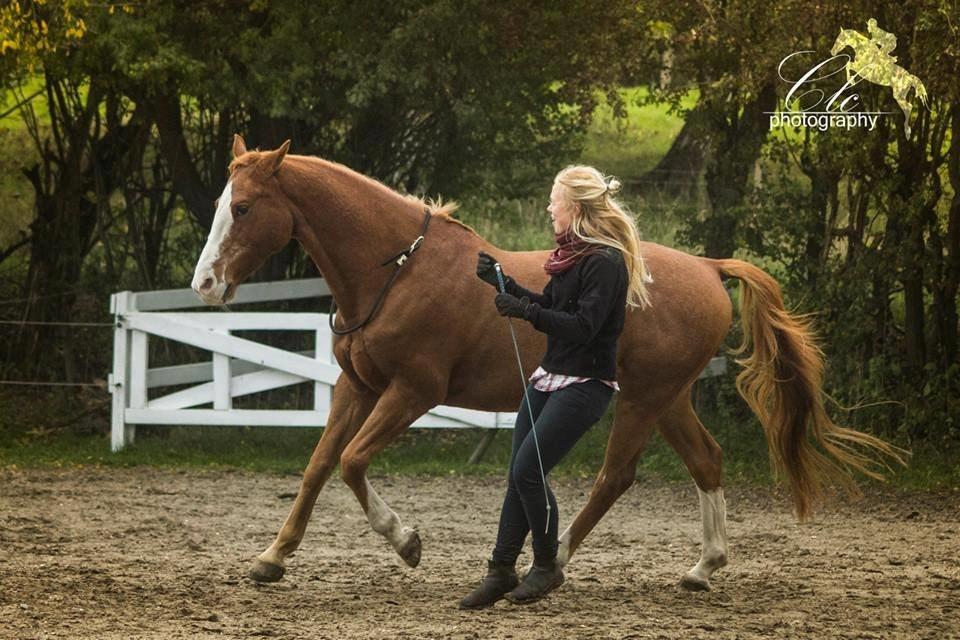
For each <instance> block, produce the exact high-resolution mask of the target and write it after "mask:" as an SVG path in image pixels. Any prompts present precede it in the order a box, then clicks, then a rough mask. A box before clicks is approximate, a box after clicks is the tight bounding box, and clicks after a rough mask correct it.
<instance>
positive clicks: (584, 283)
mask: <svg viewBox="0 0 960 640" xmlns="http://www.w3.org/2000/svg"><path fill="white" fill-rule="evenodd" d="M619 188H620V183H619V182H618V181H617V180H616V179H612V178H605V177H604V176H603V174H601V173H600V172H599V171H597V170H596V169H594V168H592V167H583V166H574V167H567V168H566V169H564V170H563V171H561V172H560V173H559V174H557V177H556V179H555V180H554V183H553V190H552V191H551V193H550V205H549V206H548V207H547V210H548V211H549V212H550V219H551V220H552V222H553V231H554V237H555V240H556V247H555V248H554V250H553V253H551V254H550V257H549V259H548V260H547V262H546V264H544V269H545V270H546V272H547V273H548V274H550V280H549V282H548V283H547V286H546V287H545V288H544V290H543V293H541V294H537V293H534V292H532V291H529V290H527V289H525V288H523V287H522V286H520V285H519V284H517V283H516V282H515V281H514V280H513V278H511V277H509V276H505V278H504V280H505V286H506V290H507V293H498V294H497V295H496V298H495V299H494V300H495V303H496V306H497V310H498V312H499V313H500V314H501V315H504V316H511V317H516V318H522V319H524V320H527V321H528V322H530V323H531V324H532V325H533V327H534V328H535V329H537V330H538V331H542V332H543V333H546V334H547V352H546V355H544V358H543V361H542V362H541V365H540V367H538V368H537V370H536V371H534V372H533V374H532V375H531V376H530V380H529V382H530V384H529V386H528V387H527V393H526V394H525V395H524V399H523V400H522V401H521V403H520V408H519V409H518V410H517V422H516V425H515V427H514V430H513V451H512V454H511V457H510V466H509V473H508V482H507V493H506V497H505V498H504V501H503V507H502V509H501V512H500V525H499V528H498V532H497V541H496V545H495V547H494V550H493V554H492V556H491V558H490V559H489V560H488V561H487V569H488V570H487V575H486V577H485V578H484V580H483V582H482V583H481V584H480V586H479V587H477V588H476V589H475V590H474V591H472V592H471V593H470V594H468V595H467V596H466V597H464V598H463V599H462V600H461V601H460V608H462V609H481V608H484V607H488V606H490V605H492V604H493V603H495V602H496V601H498V600H500V599H501V598H504V597H505V598H507V599H508V600H509V601H511V602H513V603H514V604H525V603H529V602H534V601H536V600H539V599H540V598H542V597H543V596H545V595H546V594H547V593H549V592H550V591H552V590H553V589H555V588H557V587H558V586H560V585H561V584H562V583H563V571H562V569H561V568H560V566H559V565H558V564H557V563H556V556H557V546H558V545H557V525H558V522H557V520H558V519H557V502H556V499H555V498H554V495H553V492H552V491H550V489H549V487H546V491H545V490H544V486H543V485H544V480H543V479H542V478H541V475H540V463H539V461H538V451H537V443H539V457H540V459H541V460H542V463H543V472H544V474H546V473H548V472H549V471H550V470H551V469H552V468H553V467H554V466H555V465H556V464H557V463H558V462H560V460H561V459H562V458H563V456H565V455H566V454H567V452H568V451H570V449H572V448H573V446H574V445H575V444H576V442H577V440H579V439H580V437H581V436H582V435H583V434H584V433H585V432H586V431H587V430H588V429H589V428H590V427H592V426H593V425H594V424H595V423H596V422H597V421H598V420H599V419H600V418H601V417H602V416H603V414H604V412H605V411H606V409H607V406H608V405H609V403H610V399H611V397H612V396H613V393H614V391H619V389H620V387H619V386H618V385H617V382H616V380H615V378H616V372H617V368H616V354H617V342H618V340H619V338H620V332H621V331H622V329H623V323H624V317H625V313H626V307H627V306H628V305H629V306H632V307H637V308H641V309H642V308H645V307H647V306H649V304H650V299H649V295H648V292H647V288H646V283H647V282H652V279H651V278H650V275H649V273H648V272H647V269H646V265H645V263H644V261H643V258H642V257H641V255H640V250H639V242H640V238H639V234H638V233H637V228H636V224H635V223H634V221H633V218H632V217H631V216H629V215H627V214H626V213H625V212H624V211H623V209H622V208H621V206H620V205H619V204H618V203H617V201H616V200H615V199H614V198H613V195H614V194H615V193H616V192H617V191H618V190H619ZM493 264H494V260H493V258H492V257H491V256H489V255H488V254H486V253H483V252H480V256H479V259H478V261H477V276H478V277H479V278H481V279H482V280H484V281H485V282H487V283H489V284H490V285H492V286H494V287H496V286H497V277H496V273H495V271H494V268H493ZM527 397H529V401H530V407H529V408H528V407H527ZM531 413H532V414H533V419H534V420H535V422H536V441H535V439H534V435H533V434H532V433H531V424H530V414H531ZM548 501H549V505H550V509H549V511H548V510H547V502H548ZM548 514H549V515H548ZM528 532H529V533H531V534H532V545H533V556H534V560H533V567H532V568H531V570H530V572H529V573H528V574H527V575H526V577H525V578H524V580H523V582H522V583H521V582H520V581H519V580H518V578H517V574H516V569H515V567H514V565H515V564H516V560H517V557H518V555H519V554H520V550H521V548H522V547H523V543H524V540H525V539H526V537H527V533H528Z"/></svg>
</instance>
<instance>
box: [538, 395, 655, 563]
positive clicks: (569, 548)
mask: <svg viewBox="0 0 960 640" xmlns="http://www.w3.org/2000/svg"><path fill="white" fill-rule="evenodd" d="M654 426H655V420H654V415H652V412H651V411H650V409H649V408H648V405H641V404H640V403H638V402H636V401H635V400H631V399H630V398H629V397H628V396H627V395H626V394H624V393H619V394H617V406H616V415H615V417H614V421H613V427H612V428H611V430H610V438H609V440H608V441H607V451H606V454H605V456H604V460H603V467H601V469H600V472H599V473H598V474H597V479H596V480H595V481H594V483H593V489H592V490H591V492H590V497H589V499H588V500H587V504H585V505H584V506H583V508H582V509H581V510H580V513H578V514H577V517H576V518H575V519H574V521H573V524H571V525H570V526H569V527H567V529H566V530H565V531H564V532H563V533H562V534H561V535H560V538H559V542H560V545H559V548H558V550H557V562H559V563H560V564H561V565H565V564H567V562H569V560H570V557H571V556H572V555H573V552H574V551H576V549H577V547H578V546H580V543H581V542H583V539H584V538H586V537H587V534H589V533H590V531H592V530H593V528H594V527H595V526H596V525H597V523H598V522H600V519H601V518H602V517H603V516H604V514H605V513H606V512H607V511H608V510H609V509H610V507H611V506H613V503H614V502H616V501H617V498H619V497H620V496H621V495H623V492H624V491H626V490H627V489H629V488H630V486H631V485H632V484H633V482H634V480H635V479H636V470H637V461H638V460H639V459H640V455H641V454H642V453H643V449H644V447H645V446H646V444H647V440H649V439H650V435H651V434H652V433H653V429H654Z"/></svg>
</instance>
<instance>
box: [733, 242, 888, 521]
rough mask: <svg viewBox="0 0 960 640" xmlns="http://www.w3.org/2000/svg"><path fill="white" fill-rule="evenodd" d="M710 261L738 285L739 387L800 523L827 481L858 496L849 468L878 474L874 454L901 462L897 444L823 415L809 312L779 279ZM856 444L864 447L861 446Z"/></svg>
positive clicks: (819, 361) (819, 358) (818, 356)
mask: <svg viewBox="0 0 960 640" xmlns="http://www.w3.org/2000/svg"><path fill="white" fill-rule="evenodd" d="M714 264H715V266H716V267H717V269H718V270H719V271H720V272H721V273H722V274H725V275H728V276H731V277H734V278H738V279H739V280H740V282H741V283H742V286H741V287H740V317H741V322H742V325H743V343H742V344H741V345H740V346H739V347H738V348H737V349H734V350H733V351H732V353H733V354H734V355H738V354H741V353H743V352H744V351H746V349H747V347H748V346H749V345H750V344H751V343H752V346H753V351H752V353H751V354H750V356H749V357H746V358H742V359H738V360H737V363H738V364H741V365H743V367H744V370H743V371H741V372H740V374H739V375H737V379H736V386H737V390H738V391H739V392H740V395H741V396H743V398H744V399H745V400H746V401H747V403H748V404H749V405H750V408H751V409H753V411H754V413H755V414H756V415H757V417H758V418H759V420H760V424H761V425H763V430H764V433H765V434H766V437H767V446H768V448H769V451H770V463H771V466H772V468H773V470H774V472H775V473H777V474H778V475H782V474H786V476H787V479H788V480H789V484H790V489H791V494H792V497H793V502H794V509H795V511H796V514H797V517H798V518H799V519H800V520H801V521H803V520H806V519H807V518H809V517H810V515H811V513H812V508H813V505H814V504H815V503H816V502H818V501H819V500H820V499H821V498H822V497H823V489H824V485H825V484H838V485H840V486H842V487H843V488H844V489H846V490H847V491H848V493H849V494H851V495H854V496H856V495H859V488H858V487H857V484H856V482H855V481H854V479H853V477H852V474H851V469H856V470H859V471H861V472H863V473H865V474H866V475H868V476H870V477H873V478H877V479H882V478H883V476H882V475H881V474H880V473H878V472H877V471H875V470H874V469H873V467H874V466H875V465H877V464H880V462H878V460H877V456H875V455H871V454H881V457H882V456H889V457H891V458H893V459H894V460H896V461H897V462H899V463H900V464H905V462H904V461H903V458H901V456H900V454H901V453H906V452H905V451H903V450H902V449H899V448H898V447H894V446H892V445H890V444H888V443H886V442H884V441H883V440H881V439H879V438H877V437H874V436H872V435H869V434H866V433H861V432H859V431H855V430H853V429H846V428H844V427H840V426H838V425H836V424H834V423H833V421H832V420H831V419H830V418H829V416H827V413H826V410H825V408H824V404H823V397H822V396H824V395H826V394H825V393H824V392H823V390H822V388H821V385H822V376H823V351H822V350H821V349H820V347H819V346H818V345H817V343H816V336H815V334H814V331H813V327H812V325H813V321H812V319H811V317H810V316H811V315H812V314H804V315H798V314H791V313H789V312H788V311H787V310H786V309H785V308H784V306H783V298H782V295H781V292H780V286H779V285H778V284H777V281H776V280H774V279H773V277H771V276H770V275H769V274H767V273H765V272H764V271H762V270H761V269H759V268H757V267H755V266H753V265H751V264H749V263H746V262H743V261H741V260H732V259H729V260H715V261H714ZM811 436H812V437H811ZM858 446H859V447H863V448H866V449H867V450H868V451H867V452H866V453H864V452H861V451H859V450H858V449H857V447H858ZM817 447H819V449H818V448H817ZM820 449H822V452H821V450H820ZM884 466H886V465H885V464H884ZM887 468H889V467H887Z"/></svg>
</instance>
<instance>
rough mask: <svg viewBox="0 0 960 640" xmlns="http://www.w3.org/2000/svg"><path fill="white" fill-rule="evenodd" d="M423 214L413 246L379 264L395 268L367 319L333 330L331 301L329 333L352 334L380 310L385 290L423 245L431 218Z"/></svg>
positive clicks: (332, 305)
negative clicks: (348, 326) (353, 325)
mask: <svg viewBox="0 0 960 640" xmlns="http://www.w3.org/2000/svg"><path fill="white" fill-rule="evenodd" d="M424 214H425V216H424V219H423V229H421V230H420V235H419V236H417V239H416V240H414V241H413V244H411V245H410V246H409V247H408V248H406V249H404V250H403V251H401V252H400V253H398V254H397V255H395V256H393V257H392V258H388V259H387V260H385V261H384V262H383V263H381V265H380V266H381V267H385V266H387V265H388V264H390V263H391V262H395V263H396V264H397V268H396V269H394V270H393V275H391V276H390V279H389V280H387V283H386V284H385V285H383V289H381V290H380V295H379V297H377V301H376V302H375V303H373V308H372V309H371V310H370V315H368V316H367V319H366V320H364V321H363V322H361V323H360V324H358V325H356V326H355V327H351V328H349V329H336V328H334V326H333V325H334V323H335V322H336V320H334V318H333V316H334V314H335V313H336V312H337V301H336V300H333V299H331V301H330V315H329V317H328V320H329V321H330V331H332V332H333V333H334V334H336V335H338V336H342V335H346V334H348V333H353V332H354V331H356V330H357V329H359V328H360V327H362V326H364V325H365V324H367V323H368V322H370V320H371V319H372V318H373V314H375V313H376V312H377V309H379V308H380V303H381V302H383V298H384V297H385V296H386V295H387V290H388V289H389V288H390V285H391V284H393V281H394V280H396V278H397V274H399V273H400V267H402V266H403V265H404V264H405V263H406V262H407V260H408V259H409V258H410V256H411V255H413V252H414V251H416V250H417V249H418V248H420V245H421V243H423V236H425V235H426V233H427V227H429V226H430V218H432V217H433V216H432V215H430V209H425V210H424Z"/></svg>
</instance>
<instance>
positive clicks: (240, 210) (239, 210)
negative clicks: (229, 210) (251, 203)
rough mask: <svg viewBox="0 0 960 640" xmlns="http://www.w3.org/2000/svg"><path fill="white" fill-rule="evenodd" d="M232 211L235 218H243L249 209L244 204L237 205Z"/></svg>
mask: <svg viewBox="0 0 960 640" xmlns="http://www.w3.org/2000/svg"><path fill="white" fill-rule="evenodd" d="M234 211H236V213H237V216H245V215H247V213H248V212H249V211H250V207H248V206H247V205H245V204H238V205H237V207H236V209H234Z"/></svg>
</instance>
